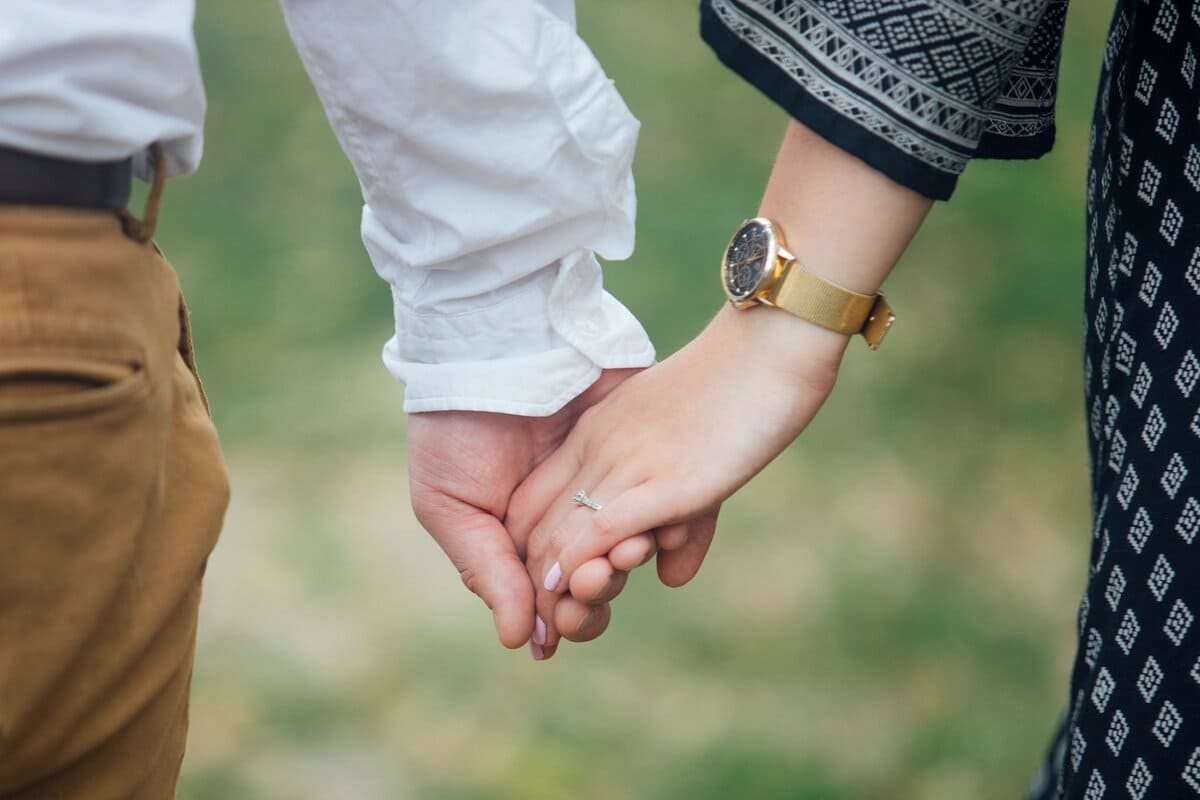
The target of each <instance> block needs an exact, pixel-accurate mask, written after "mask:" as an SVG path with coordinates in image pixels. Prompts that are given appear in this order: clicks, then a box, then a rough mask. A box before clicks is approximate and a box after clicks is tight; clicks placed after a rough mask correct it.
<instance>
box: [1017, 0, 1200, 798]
mask: <svg viewBox="0 0 1200 800" xmlns="http://www.w3.org/2000/svg"><path fill="white" fill-rule="evenodd" d="M1198 57H1200V5H1198V3H1197V2H1194V0H1184V2H1179V1H1178V0H1149V2H1143V1H1142V0H1120V2H1119V3H1118V5H1117V8H1116V10H1115V13H1114V16H1113V22H1112V26H1111V28H1110V32H1109V39H1108V43H1107V47H1106V49H1105V54H1104V62H1103V67H1102V73H1101V77H1100V85H1099V91H1098V95H1097V101H1096V109H1095V113H1094V117H1093V126H1092V146H1091V152H1090V159H1089V169H1088V178H1087V223H1086V230H1085V236H1086V271H1085V310H1086V315H1085V320H1086V325H1085V330H1084V349H1085V362H1084V379H1085V399H1086V411H1087V421H1088V424H1087V429H1088V445H1089V453H1090V462H1091V484H1092V501H1093V519H1094V526H1093V533H1092V547H1091V563H1090V568H1089V580H1088V586H1087V590H1086V592H1085V595H1084V598H1083V601H1082V603H1081V605H1080V611H1079V618H1078V623H1079V630H1078V634H1079V648H1078V653H1077V655H1076V659H1075V663H1074V667H1073V670H1072V676H1071V687H1070V692H1069V695H1068V696H1069V698H1070V702H1069V704H1068V707H1067V710H1066V713H1065V714H1064V717H1063V721H1062V724H1061V727H1060V730H1059V731H1058V734H1057V735H1056V737H1055V740H1054V742H1053V743H1052V745H1051V747H1050V750H1049V754H1048V756H1047V759H1046V763H1045V765H1044V767H1043V770H1042V772H1041V773H1040V774H1039V776H1038V778H1037V780H1036V781H1035V784H1034V787H1033V789H1032V790H1031V793H1030V798H1032V799H1033V800H1050V799H1051V798H1054V799H1056V800H1057V799H1059V798H1061V799H1063V800H1068V799H1069V800H1076V799H1078V800H1102V799H1103V798H1133V800H1143V799H1144V798H1155V799H1156V800H1157V799H1158V798H1171V799H1174V798H1188V797H1192V798H1200V620H1198V619H1197V615H1200V149H1198V148H1200V91H1198V90H1197V89H1198V87H1197V86H1196V82H1197V80H1198V79H1200V76H1198V75H1197V58H1198Z"/></svg>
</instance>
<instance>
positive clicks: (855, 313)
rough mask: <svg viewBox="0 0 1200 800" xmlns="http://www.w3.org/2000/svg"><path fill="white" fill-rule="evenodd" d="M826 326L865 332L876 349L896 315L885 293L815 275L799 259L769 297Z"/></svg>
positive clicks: (864, 334)
mask: <svg viewBox="0 0 1200 800" xmlns="http://www.w3.org/2000/svg"><path fill="white" fill-rule="evenodd" d="M765 299H766V300H767V302H769V303H772V304H774V305H776V306H779V307H780V308H782V309H784V310H785V311H789V312H791V313H793V314H795V315H796V316H798V317H800V318H802V319H806V320H808V321H809V322H813V323H816V324H817V325H820V326H821V327H822V328H829V329H830V330H834V331H837V332H838V333H844V334H846V335H848V336H853V335H854V334H856V333H861V334H862V335H863V338H865V339H866V340H867V344H868V345H869V346H870V348H871V349H872V350H874V349H875V348H877V347H879V343H880V342H881V341H883V337H884V335H885V334H886V333H887V331H888V328H890V327H891V325H892V322H893V321H894V320H895V319H896V316H895V314H893V313H892V309H891V307H890V306H889V305H888V302H887V300H886V299H885V298H884V296H883V295H882V294H860V293H858V292H855V291H851V290H850V289H845V288H843V287H841V286H838V285H837V284H835V283H830V282H829V281H827V280H825V279H824V278H820V277H818V276H816V275H813V274H812V273H811V272H809V271H808V270H806V269H804V267H802V266H800V265H799V264H798V263H796V262H792V264H791V266H790V268H789V269H788V270H787V272H786V274H785V275H784V276H783V278H782V280H780V281H779V283H777V284H776V286H775V291H773V292H772V293H771V296H770V297H767V298H765Z"/></svg>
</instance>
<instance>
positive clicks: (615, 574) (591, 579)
mask: <svg viewBox="0 0 1200 800" xmlns="http://www.w3.org/2000/svg"><path fill="white" fill-rule="evenodd" d="M628 574H629V573H627V572H620V571H618V570H616V569H613V565H612V563H611V562H610V561H609V559H607V558H604V557H600V558H593V559H592V560H591V561H589V562H587V563H586V564H584V565H583V566H581V567H580V568H579V569H577V570H575V574H574V575H572V576H571V581H570V585H569V590H570V593H571V596H572V597H574V598H575V599H576V600H578V601H579V602H581V603H584V604H585V605H587V604H590V605H597V604H599V603H607V602H609V601H610V600H612V599H613V598H614V597H616V596H617V595H618V594H620V592H621V589H623V588H625V578H626V576H628Z"/></svg>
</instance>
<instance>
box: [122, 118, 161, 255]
mask: <svg viewBox="0 0 1200 800" xmlns="http://www.w3.org/2000/svg"><path fill="white" fill-rule="evenodd" d="M150 153H151V155H153V156H154V179H153V182H152V183H151V184H150V194H149V195H147V197H146V210H145V212H144V213H143V214H142V218H141V219H138V218H137V217H135V216H134V215H133V214H131V213H129V209H128V208H123V209H121V210H120V211H119V212H118V215H119V216H120V217H121V225H122V226H123V227H124V229H125V235H126V236H128V237H129V238H130V239H133V240H135V241H138V242H148V241H150V240H151V239H152V238H154V230H155V228H157V227H158V206H159V203H161V202H162V193H163V185H164V184H166V182H167V159H166V156H164V155H163V150H162V145H161V144H159V143H158V142H155V143H154V144H152V145H150Z"/></svg>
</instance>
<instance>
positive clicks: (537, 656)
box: [529, 639, 546, 661]
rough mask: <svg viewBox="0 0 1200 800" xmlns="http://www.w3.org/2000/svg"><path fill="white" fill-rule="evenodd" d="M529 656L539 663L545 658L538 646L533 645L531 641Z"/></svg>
mask: <svg viewBox="0 0 1200 800" xmlns="http://www.w3.org/2000/svg"><path fill="white" fill-rule="evenodd" d="M529 654H530V655H532V656H533V660H534V661H541V660H543V659H544V658H545V657H546V654H545V652H543V650H542V646H541V645H540V644H535V643H534V641H533V640H532V639H530V640H529Z"/></svg>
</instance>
